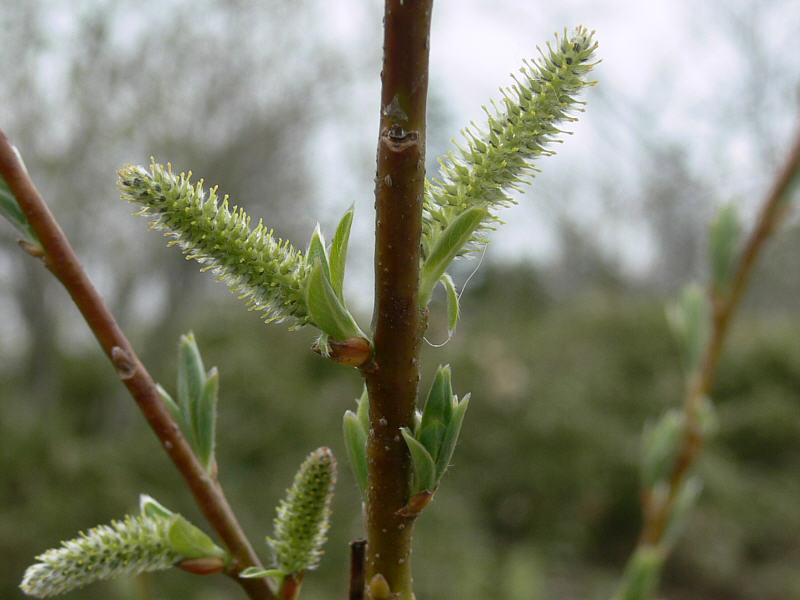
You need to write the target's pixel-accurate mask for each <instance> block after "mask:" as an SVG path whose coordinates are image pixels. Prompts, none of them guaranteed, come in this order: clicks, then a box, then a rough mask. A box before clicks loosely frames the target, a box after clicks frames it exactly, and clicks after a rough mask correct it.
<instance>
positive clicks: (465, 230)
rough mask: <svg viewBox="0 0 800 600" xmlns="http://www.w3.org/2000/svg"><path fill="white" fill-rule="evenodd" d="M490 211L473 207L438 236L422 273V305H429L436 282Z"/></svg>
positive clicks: (420, 292)
mask: <svg viewBox="0 0 800 600" xmlns="http://www.w3.org/2000/svg"><path fill="white" fill-rule="evenodd" d="M488 215H489V211H488V210H486V209H485V208H483V207H473V208H469V209H467V210H465V211H464V212H463V213H461V214H460V215H458V217H456V218H455V219H454V220H453V222H452V223H450V224H449V225H448V226H447V229H445V230H444V231H443V232H442V233H441V234H440V235H439V237H438V238H437V240H436V243H435V244H434V246H433V248H432V250H431V253H430V254H429V255H428V257H427V258H426V259H425V263H424V264H423V265H422V272H421V273H420V291H419V298H420V305H421V306H427V305H428V302H430V299H431V293H432V292H433V288H434V286H435V285H436V282H438V281H439V279H441V277H442V275H444V272H445V269H447V267H448V266H449V265H450V263H451V262H452V261H453V259H454V258H455V257H456V256H458V254H459V252H460V251H461V249H462V248H463V247H464V246H465V245H466V244H468V243H469V242H470V240H471V239H472V236H473V234H474V233H475V231H476V230H477V229H478V228H479V227H480V226H481V223H482V221H483V220H484V219H485V218H487V217H488Z"/></svg>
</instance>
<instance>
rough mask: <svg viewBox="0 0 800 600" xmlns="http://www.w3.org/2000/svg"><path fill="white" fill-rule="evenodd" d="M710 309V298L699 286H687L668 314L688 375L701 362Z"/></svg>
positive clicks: (706, 337)
mask: <svg viewBox="0 0 800 600" xmlns="http://www.w3.org/2000/svg"><path fill="white" fill-rule="evenodd" d="M709 314H710V307H709V303H708V298H707V297H706V294H705V293H704V292H703V290H702V288H700V287H699V286H697V285H689V286H686V287H685V288H684V289H683V291H682V292H681V295H680V297H679V298H678V301H677V302H676V303H675V304H674V305H673V306H672V307H671V308H670V309H668V312H667V317H668V319H669V322H670V325H671V326H672V329H673V331H674V333H675V337H676V338H677V339H678V343H679V344H680V346H681V351H682V354H683V360H684V367H685V368H686V371H687V372H688V373H691V372H693V371H694V369H696V368H697V366H698V363H699V362H700V354H701V352H702V351H703V347H704V346H705V343H706V340H707V339H708V334H709Z"/></svg>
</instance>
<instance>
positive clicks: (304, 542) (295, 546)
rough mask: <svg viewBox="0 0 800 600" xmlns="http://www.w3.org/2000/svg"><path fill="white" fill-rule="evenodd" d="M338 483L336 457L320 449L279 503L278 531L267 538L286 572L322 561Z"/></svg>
mask: <svg viewBox="0 0 800 600" xmlns="http://www.w3.org/2000/svg"><path fill="white" fill-rule="evenodd" d="M335 484H336V459H335V458H334V456H333V453H332V452H331V451H330V449H328V448H318V449H317V450H315V451H314V452H312V453H311V454H309V455H308V457H307V458H306V460H305V461H304V462H303V464H302V465H301V466H300V469H299V470H298V471H297V474H296V475H295V478H294V482H293V483H292V487H290V488H289V490H288V491H287V494H286V498H284V499H283V500H282V501H281V503H280V504H279V505H278V509H277V516H276V517H275V534H274V537H273V538H270V539H268V540H267V542H268V543H269V545H270V546H271V547H272V550H273V552H274V554H275V562H276V563H277V566H278V568H279V569H280V570H281V571H282V572H283V573H285V574H290V573H301V572H303V571H307V570H309V569H313V568H315V567H316V566H317V564H318V563H319V560H320V558H321V557H322V546H323V544H324V543H325V540H326V535H327V533H328V527H329V526H330V514H331V509H330V503H331V499H332V498H333V487H334V485H335Z"/></svg>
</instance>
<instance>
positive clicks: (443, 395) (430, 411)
mask: <svg viewBox="0 0 800 600" xmlns="http://www.w3.org/2000/svg"><path fill="white" fill-rule="evenodd" d="M452 399H453V384H452V374H451V371H450V365H444V366H441V365H440V366H439V368H438V369H436V375H435V376H434V378H433V383H432V384H431V389H430V391H429V392H428V398H427V399H426V400H425V407H424V408H423V409H422V422H421V424H420V427H421V428H422V429H425V427H426V426H428V425H429V424H431V423H433V422H436V421H439V422H442V423H445V424H446V423H447V422H448V421H449V420H450V415H451V413H452V411H453V408H452Z"/></svg>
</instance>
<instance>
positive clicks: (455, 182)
mask: <svg viewBox="0 0 800 600" xmlns="http://www.w3.org/2000/svg"><path fill="white" fill-rule="evenodd" d="M593 35H594V32H590V31H589V30H587V29H586V28H585V27H578V28H576V29H575V31H574V32H573V33H572V34H571V35H568V34H567V31H566V30H565V31H564V34H563V35H562V36H559V35H556V36H555V44H554V45H551V44H550V43H548V44H547V52H542V51H541V49H540V53H541V57H540V58H539V59H538V60H534V61H528V62H525V64H524V66H523V67H522V68H521V69H520V75H519V76H517V77H514V80H515V83H514V85H512V86H511V87H509V88H506V89H501V94H502V96H503V97H502V99H501V100H500V102H499V103H497V102H495V101H492V108H491V109H488V108H486V107H484V111H485V112H486V115H487V123H486V125H485V126H484V128H481V127H479V126H478V125H476V124H474V123H472V124H471V126H469V127H467V128H465V129H464V130H463V131H462V135H463V138H464V141H465V142H466V146H465V147H461V146H458V145H457V144H456V150H454V151H451V152H449V153H448V154H446V155H445V156H444V157H442V158H441V159H440V174H439V178H438V179H433V180H431V181H429V182H428V184H427V186H426V189H425V198H424V215H423V218H424V225H423V236H422V242H423V253H424V255H425V257H426V258H427V257H428V256H429V255H430V253H431V250H432V249H433V247H434V245H435V244H436V241H437V240H438V238H439V237H440V236H441V234H442V233H443V232H444V231H445V230H446V229H447V227H448V225H450V224H451V223H452V222H453V221H454V220H455V219H456V218H457V217H458V216H459V215H461V214H462V213H464V212H465V211H466V210H468V209H470V208H473V207H480V208H485V209H487V211H492V210H495V209H498V208H502V207H504V206H507V205H510V204H513V203H514V200H513V198H512V197H511V196H510V195H509V191H512V190H519V186H520V185H521V184H523V183H526V182H527V181H529V180H530V179H531V178H532V177H533V174H534V173H535V172H536V171H537V169H536V168H535V167H534V165H533V161H534V160H535V159H536V158H537V157H539V156H547V155H550V154H553V153H554V152H553V151H552V150H550V149H548V146H549V145H550V144H551V143H553V142H555V141H557V138H558V135H559V134H561V133H564V132H563V131H562V130H560V129H559V125H560V124H561V123H562V122H571V121H575V120H576V118H575V116H574V112H576V111H579V110H581V106H582V105H583V103H582V102H580V101H578V100H577V99H576V97H575V96H576V95H577V94H578V93H579V92H580V91H581V90H582V89H583V88H584V87H586V86H589V85H593V84H594V82H593V81H588V80H587V79H586V75H587V74H588V73H589V71H590V70H591V69H592V67H593V66H594V65H595V64H596V63H594V62H591V60H592V57H593V55H594V51H595V49H596V48H597V43H596V42H595V41H594V37H593ZM497 221H498V218H497V217H496V216H495V215H494V214H493V213H492V212H487V214H486V217H485V218H484V219H483V221H482V223H481V225H480V227H478V228H477V229H476V230H475V231H474V233H473V235H472V238H471V240H470V243H468V244H466V245H465V246H464V247H463V248H462V250H461V252H460V253H462V254H463V253H464V252H466V251H468V250H469V249H470V247H474V246H475V245H476V244H481V243H484V242H485V237H484V234H485V232H486V230H487V229H491V227H492V224H493V223H494V222H497Z"/></svg>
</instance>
